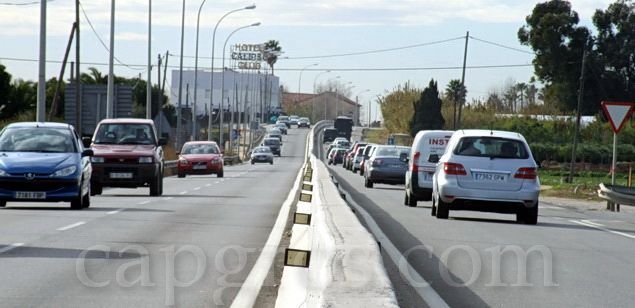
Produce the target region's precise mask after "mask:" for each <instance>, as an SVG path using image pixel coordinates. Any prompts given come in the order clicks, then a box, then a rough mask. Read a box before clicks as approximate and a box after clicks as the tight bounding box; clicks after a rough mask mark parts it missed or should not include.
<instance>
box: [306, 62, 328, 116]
mask: <svg viewBox="0 0 635 308" xmlns="http://www.w3.org/2000/svg"><path fill="white" fill-rule="evenodd" d="M330 72H331V70H327V71H324V72H321V73H319V74H317V75H316V76H315V78H314V79H313V94H317V80H318V78H319V77H320V76H322V75H324V74H328V73H330ZM311 117H312V119H311V121H314V122H317V121H316V119H315V99H313V103H311ZM325 120H326V119H325Z"/></svg>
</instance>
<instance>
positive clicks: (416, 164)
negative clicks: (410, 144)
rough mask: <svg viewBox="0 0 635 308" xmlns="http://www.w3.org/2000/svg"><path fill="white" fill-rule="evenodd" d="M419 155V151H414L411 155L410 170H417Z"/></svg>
mask: <svg viewBox="0 0 635 308" xmlns="http://www.w3.org/2000/svg"><path fill="white" fill-rule="evenodd" d="M419 157H421V152H415V155H414V156H413V157H412V172H415V173H416V172H419Z"/></svg>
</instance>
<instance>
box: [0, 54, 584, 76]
mask: <svg viewBox="0 0 635 308" xmlns="http://www.w3.org/2000/svg"><path fill="white" fill-rule="evenodd" d="M170 56H172V54H170ZM0 60H6V61H18V62H38V60H37V59H25V58H13V57H0ZM46 62H47V63H62V61H59V60H47V61H46ZM575 63H577V62H567V64H575ZM83 64H86V65H95V66H108V63H99V62H83ZM115 65H117V66H124V65H121V64H115ZM126 66H129V67H145V66H146V65H145V64H131V65H128V64H126ZM531 66H533V64H530V63H522V64H494V65H472V66H466V68H467V69H496V68H519V67H531ZM168 68H179V66H178V65H168ZM183 68H186V69H194V66H183ZM462 68H463V67H462V66H428V67H370V68H319V69H318V68H315V69H310V68H309V69H304V71H314V72H320V71H327V70H328V71H340V72H359V71H362V72H363V71H434V70H457V69H462ZM301 70H303V69H302V68H276V71H286V72H294V71H301Z"/></svg>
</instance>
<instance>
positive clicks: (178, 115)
mask: <svg viewBox="0 0 635 308" xmlns="http://www.w3.org/2000/svg"><path fill="white" fill-rule="evenodd" d="M184 37H185V0H183V8H182V10H181V54H180V55H179V56H180V58H181V59H180V62H181V63H180V64H179V98H178V105H177V107H176V146H175V148H177V149H179V148H180V146H181V100H182V95H183V44H184V42H183V39H184Z"/></svg>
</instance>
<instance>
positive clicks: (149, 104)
mask: <svg viewBox="0 0 635 308" xmlns="http://www.w3.org/2000/svg"><path fill="white" fill-rule="evenodd" d="M147 69H148V81H147V85H146V119H152V0H148V68H147ZM139 79H141V78H139Z"/></svg>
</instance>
